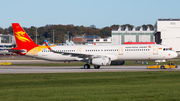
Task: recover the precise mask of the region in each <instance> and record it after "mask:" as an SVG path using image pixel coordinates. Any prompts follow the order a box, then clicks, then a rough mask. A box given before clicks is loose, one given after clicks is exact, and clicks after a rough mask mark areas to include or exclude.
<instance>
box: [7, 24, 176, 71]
mask: <svg viewBox="0 0 180 101" xmlns="http://www.w3.org/2000/svg"><path fill="white" fill-rule="evenodd" d="M12 28H13V32H14V36H15V40H16V44H17V47H15V48H12V49H11V50H9V51H11V52H14V53H17V54H21V55H26V56H31V57H34V58H38V59H44V60H51V61H84V62H86V64H85V65H84V68H85V69H89V68H90V65H89V64H93V65H94V68H95V69H99V68H100V66H103V65H124V63H125V61H140V60H143V61H145V60H150V61H152V60H155V61H158V62H162V61H166V60H167V59H172V58H175V57H177V53H176V52H175V51H173V50H172V48H170V47H167V46H163V45H159V44H139V45H138V44H133V45H132V44H129V45H92V46H88V45H71V46H50V45H49V44H48V42H47V41H44V43H45V44H46V46H39V45H37V44H36V43H34V42H33V41H32V39H31V38H30V37H29V35H28V34H27V33H26V32H25V31H24V30H23V28H22V27H21V26H20V25H19V23H12Z"/></svg>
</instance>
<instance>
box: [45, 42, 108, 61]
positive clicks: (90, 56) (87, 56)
mask: <svg viewBox="0 0 180 101" xmlns="http://www.w3.org/2000/svg"><path fill="white" fill-rule="evenodd" d="M44 43H45V45H46V46H47V48H48V49H49V50H50V51H51V52H54V53H57V54H62V55H71V56H72V57H78V58H84V59H85V58H94V57H99V58H105V57H107V56H105V55H98V54H83V53H71V52H59V51H56V50H53V49H52V48H51V47H50V45H49V43H48V42H47V40H44Z"/></svg>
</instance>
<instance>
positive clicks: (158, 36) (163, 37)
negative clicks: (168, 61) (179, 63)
mask: <svg viewBox="0 0 180 101" xmlns="http://www.w3.org/2000/svg"><path fill="white" fill-rule="evenodd" d="M154 28H155V32H154V36H155V42H156V43H157V44H162V45H166V46H169V47H172V49H173V50H175V51H180V19H158V20H157V22H156V24H155V25H154Z"/></svg>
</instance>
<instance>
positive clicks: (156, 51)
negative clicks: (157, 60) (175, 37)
mask: <svg viewBox="0 0 180 101" xmlns="http://www.w3.org/2000/svg"><path fill="white" fill-rule="evenodd" d="M153 54H154V55H156V54H158V46H153Z"/></svg>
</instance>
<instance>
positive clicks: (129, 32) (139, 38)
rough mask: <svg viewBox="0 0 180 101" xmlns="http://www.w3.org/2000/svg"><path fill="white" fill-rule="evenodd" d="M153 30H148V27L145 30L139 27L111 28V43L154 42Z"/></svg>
mask: <svg viewBox="0 0 180 101" xmlns="http://www.w3.org/2000/svg"><path fill="white" fill-rule="evenodd" d="M153 32H154V30H150V28H149V27H148V28H147V29H146V30H143V28H142V27H141V28H140V29H139V30H136V28H135V27H134V28H133V29H128V27H126V29H125V30H122V29H121V27H119V29H118V30H112V32H111V34H112V44H124V42H154V35H153Z"/></svg>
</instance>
